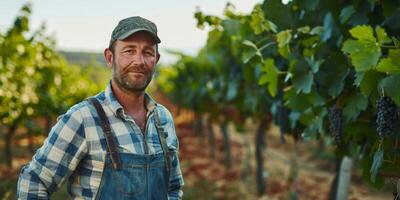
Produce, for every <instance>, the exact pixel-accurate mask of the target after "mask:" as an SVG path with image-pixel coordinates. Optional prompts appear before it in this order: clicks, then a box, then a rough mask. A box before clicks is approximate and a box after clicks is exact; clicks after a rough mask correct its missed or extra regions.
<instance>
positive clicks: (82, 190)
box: [17, 84, 183, 199]
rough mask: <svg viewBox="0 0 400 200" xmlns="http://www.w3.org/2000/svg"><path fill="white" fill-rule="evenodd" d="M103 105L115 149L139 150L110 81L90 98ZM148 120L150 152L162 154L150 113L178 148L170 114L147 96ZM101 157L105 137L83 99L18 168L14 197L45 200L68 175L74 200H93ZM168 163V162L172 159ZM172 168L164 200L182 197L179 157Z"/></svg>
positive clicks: (138, 136) (138, 137)
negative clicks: (112, 133)
mask: <svg viewBox="0 0 400 200" xmlns="http://www.w3.org/2000/svg"><path fill="white" fill-rule="evenodd" d="M95 97H96V98H97V99H98V100H99V102H100V103H101V104H102V106H103V109H104V111H105V113H106V115H107V117H108V119H109V121H110V124H111V128H112V130H113V132H114V134H115V135H116V139H117V140H116V141H117V143H118V148H119V150H120V152H126V153H133V154H144V153H145V152H144V149H145V147H144V144H145V143H144V136H143V134H142V133H141V130H140V128H139V126H137V125H136V124H135V122H134V120H133V119H132V118H131V117H130V116H128V115H126V114H125V113H124V111H123V109H122V106H121V105H120V104H119V102H118V101H117V99H116V98H115V96H114V95H113V93H112V89H111V85H110V84H109V85H108V87H107V88H106V90H105V91H104V92H101V93H99V94H98V95H96V96H95ZM145 99H146V106H147V109H148V113H147V116H148V120H147V121H148V124H147V130H146V142H147V146H148V153H149V154H156V153H161V152H162V148H161V145H160V142H159V138H158V134H157V129H156V126H155V124H154V119H153V118H154V117H155V113H154V111H157V112H159V114H160V115H159V116H160V120H161V124H162V126H163V127H164V130H166V131H167V132H168V137H167V138H166V141H167V146H168V148H169V149H170V150H171V151H178V148H179V145H178V138H177V136H176V132H175V127H174V122H173V120H172V116H171V113H170V112H169V111H168V110H167V109H166V108H165V107H164V106H162V105H160V104H156V103H155V102H154V101H153V100H152V99H151V97H150V96H148V95H147V94H146V96H145ZM105 158H106V140H105V138H104V133H103V131H102V129H101V125H100V119H99V117H98V116H97V112H96V110H95V108H94V107H93V106H92V105H91V104H90V103H89V102H88V101H83V102H81V103H79V104H76V105H75V106H73V107H71V108H70V109H69V110H68V111H67V113H65V114H64V115H62V116H60V117H59V119H58V121H57V124H56V125H55V126H54V127H53V128H52V129H51V131H50V133H49V136H48V138H47V139H46V140H45V142H44V144H43V146H42V147H41V148H40V149H38V151H37V152H36V154H35V155H34V156H33V158H32V161H31V162H30V163H29V164H27V165H26V166H24V167H23V168H22V169H21V174H20V177H19V180H18V188H17V196H18V199H38V198H40V199H42V198H44V199H48V198H49V195H50V194H51V193H52V192H54V191H55V190H56V189H57V188H59V187H60V186H61V185H62V184H63V183H64V182H65V181H66V179H68V181H67V182H68V192H69V194H70V195H71V197H72V198H73V199H94V198H95V197H96V193H97V191H98V189H99V185H100V181H101V177H102V173H103V169H104V163H105ZM171 162H172V161H171ZM172 163H176V164H175V165H174V166H172V169H171V176H170V184H169V188H170V191H169V199H180V198H181V197H182V186H183V177H182V173H181V169H180V165H179V160H178V161H177V162H172Z"/></svg>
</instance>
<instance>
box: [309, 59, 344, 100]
mask: <svg viewBox="0 0 400 200" xmlns="http://www.w3.org/2000/svg"><path fill="white" fill-rule="evenodd" d="M349 71H350V69H349V67H348V65H347V58H346V56H345V55H343V54H341V53H339V52H332V53H331V55H330V56H329V57H328V58H327V59H326V61H325V62H323V63H322V64H321V66H320V69H319V70H318V72H317V73H316V75H315V79H316V82H317V83H319V86H320V88H321V89H320V91H322V92H326V91H327V92H328V94H329V95H330V96H332V97H336V96H338V95H339V94H340V93H341V92H342V91H343V88H344V85H345V79H346V77H347V75H348V74H349Z"/></svg>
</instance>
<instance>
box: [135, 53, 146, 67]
mask: <svg viewBox="0 0 400 200" xmlns="http://www.w3.org/2000/svg"><path fill="white" fill-rule="evenodd" d="M133 63H134V64H136V65H143V64H144V63H145V60H144V56H143V53H141V52H138V53H137V54H136V55H134V56H133Z"/></svg>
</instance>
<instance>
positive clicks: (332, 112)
mask: <svg viewBox="0 0 400 200" xmlns="http://www.w3.org/2000/svg"><path fill="white" fill-rule="evenodd" d="M328 117H329V132H330V133H331V135H332V137H333V138H334V140H335V142H336V143H337V144H339V143H340V142H341V140H342V136H343V123H344V118H343V110H342V109H341V108H338V107H336V106H332V107H330V108H329V111H328Z"/></svg>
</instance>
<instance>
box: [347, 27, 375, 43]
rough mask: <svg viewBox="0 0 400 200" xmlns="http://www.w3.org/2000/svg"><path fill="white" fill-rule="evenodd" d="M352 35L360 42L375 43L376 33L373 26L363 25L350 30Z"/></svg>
mask: <svg viewBox="0 0 400 200" xmlns="http://www.w3.org/2000/svg"><path fill="white" fill-rule="evenodd" d="M350 34H351V36H353V37H354V38H356V39H359V40H370V41H375V37H374V33H373V31H372V28H371V26H366V25H361V26H356V27H354V28H352V29H350Z"/></svg>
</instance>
